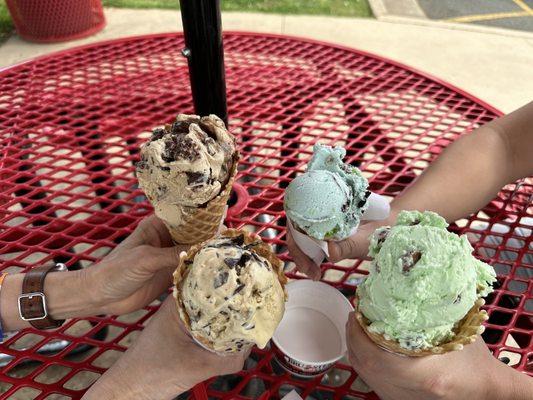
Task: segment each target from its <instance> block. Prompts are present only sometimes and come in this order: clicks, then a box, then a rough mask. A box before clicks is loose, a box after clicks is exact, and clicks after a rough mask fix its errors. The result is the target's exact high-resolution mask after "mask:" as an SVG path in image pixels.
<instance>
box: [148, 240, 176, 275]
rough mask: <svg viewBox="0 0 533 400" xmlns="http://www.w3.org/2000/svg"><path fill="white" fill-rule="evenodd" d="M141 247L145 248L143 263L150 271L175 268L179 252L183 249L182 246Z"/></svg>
mask: <svg viewBox="0 0 533 400" xmlns="http://www.w3.org/2000/svg"><path fill="white" fill-rule="evenodd" d="M143 247H145V249H146V254H145V261H146V262H144V263H143V265H144V266H145V268H146V269H147V270H148V271H149V272H151V273H155V272H158V271H160V270H162V269H165V268H167V269H171V270H172V271H173V270H175V269H176V268H177V267H178V264H179V260H180V253H181V252H182V251H184V247H183V246H173V247H152V246H143Z"/></svg>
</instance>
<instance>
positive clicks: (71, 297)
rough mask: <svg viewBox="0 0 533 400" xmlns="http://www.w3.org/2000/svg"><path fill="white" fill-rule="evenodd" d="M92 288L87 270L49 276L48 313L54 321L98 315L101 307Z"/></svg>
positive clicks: (46, 293) (46, 286)
mask: <svg viewBox="0 0 533 400" xmlns="http://www.w3.org/2000/svg"><path fill="white" fill-rule="evenodd" d="M91 288H92V285H91V284H90V282H89V281H88V279H87V277H86V273H85V270H77V271H67V272H52V273H50V274H48V275H47V276H46V279H45V281H44V293H45V295H46V302H47V308H48V313H49V314H50V316H51V317H52V318H54V319H68V318H81V317H87V316H92V315H97V314H98V311H99V305H98V304H97V299H93V296H91Z"/></svg>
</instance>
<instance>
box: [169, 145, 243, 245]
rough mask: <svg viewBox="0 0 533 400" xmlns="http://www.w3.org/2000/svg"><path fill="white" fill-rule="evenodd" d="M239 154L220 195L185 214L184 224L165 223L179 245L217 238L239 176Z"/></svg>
mask: <svg viewBox="0 0 533 400" xmlns="http://www.w3.org/2000/svg"><path fill="white" fill-rule="evenodd" d="M238 161H239V153H236V155H235V159H234V162H233V166H232V169H231V173H230V177H229V179H228V182H227V183H226V185H225V186H224V189H223V190H221V191H220V193H219V194H218V195H217V196H216V197H215V198H213V199H212V200H210V201H208V202H207V203H206V204H205V205H204V206H202V207H198V208H194V209H193V211H191V212H188V213H184V214H183V218H182V223H181V224H180V225H179V226H178V227H176V226H175V225H171V224H169V223H167V222H166V221H165V220H164V219H163V222H164V223H165V225H166V227H167V229H168V231H169V232H170V235H171V236H172V239H173V240H174V242H175V243H177V244H195V243H200V242H203V241H205V240H208V239H210V238H212V237H213V236H215V235H216V234H217V233H218V231H219V229H220V226H221V224H222V221H223V219H224V216H225V213H226V205H227V203H228V199H229V196H230V194H231V188H232V187H233V182H234V181H235V176H236V175H237V165H238Z"/></svg>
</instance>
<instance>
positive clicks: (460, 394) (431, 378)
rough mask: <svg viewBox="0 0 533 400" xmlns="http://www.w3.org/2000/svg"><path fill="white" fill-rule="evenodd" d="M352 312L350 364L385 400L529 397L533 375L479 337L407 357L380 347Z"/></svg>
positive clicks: (521, 399) (518, 399)
mask: <svg viewBox="0 0 533 400" xmlns="http://www.w3.org/2000/svg"><path fill="white" fill-rule="evenodd" d="M354 315H355V313H352V314H351V315H350V318H349V320H348V323H347V325H346V327H347V329H346V339H347V346H348V355H349V357H348V358H349V360H350V364H352V366H353V367H354V369H355V370H356V371H357V373H358V374H359V375H360V376H361V378H362V379H363V380H364V381H365V382H366V383H367V384H368V385H369V386H370V387H371V388H372V389H373V390H374V391H375V392H376V393H377V394H378V395H379V397H380V399H383V400H393V399H394V400H433V399H435V400H436V399H441V400H448V399H449V400H454V399H469V400H526V399H531V398H532V396H533V379H532V378H530V377H528V376H527V375H525V374H522V373H520V372H518V371H515V370H514V369H512V368H511V367H508V366H507V365H505V364H503V363H502V362H501V361H499V360H498V359H496V358H494V357H493V356H492V354H491V353H490V351H489V349H488V348H487V346H486V345H485V342H483V339H481V338H478V339H477V340H476V341H475V342H474V343H472V344H469V345H467V346H465V347H464V349H463V350H459V351H452V352H449V353H446V354H442V355H435V356H426V357H404V356H399V355H396V354H392V353H389V352H387V351H385V350H382V349H380V348H379V347H378V346H376V345H375V344H374V343H373V342H372V341H371V340H370V339H369V338H368V336H367V335H366V334H365V332H364V331H363V330H362V329H361V326H360V325H359V323H358V322H357V320H356V319H355V317H354Z"/></svg>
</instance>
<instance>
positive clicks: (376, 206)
mask: <svg viewBox="0 0 533 400" xmlns="http://www.w3.org/2000/svg"><path fill="white" fill-rule="evenodd" d="M367 201H368V208H367V209H366V210H365V212H364V213H363V215H362V217H361V220H362V221H376V220H383V219H385V218H387V217H388V216H389V214H390V204H389V202H388V201H387V199H386V197H384V196H381V195H379V194H376V193H371V194H370V196H369V197H368V200H367ZM287 226H288V228H289V231H290V232H291V235H292V238H293V239H294V242H295V243H296V245H297V246H298V247H299V248H300V250H302V252H303V253H304V254H306V255H307V256H308V257H309V258H310V259H311V260H313V262H314V263H315V264H316V265H318V266H320V265H321V264H322V262H323V261H324V260H325V259H326V258H327V257H329V252H328V241H327V240H319V239H315V238H313V237H311V236H309V235H306V234H305V233H302V232H300V231H299V230H298V229H296V228H295V227H294V225H293V224H292V222H291V220H290V218H287ZM357 228H359V226H355V227H353V228H352V230H351V231H350V234H349V235H348V237H349V236H352V235H354V234H355V233H356V232H357Z"/></svg>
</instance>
